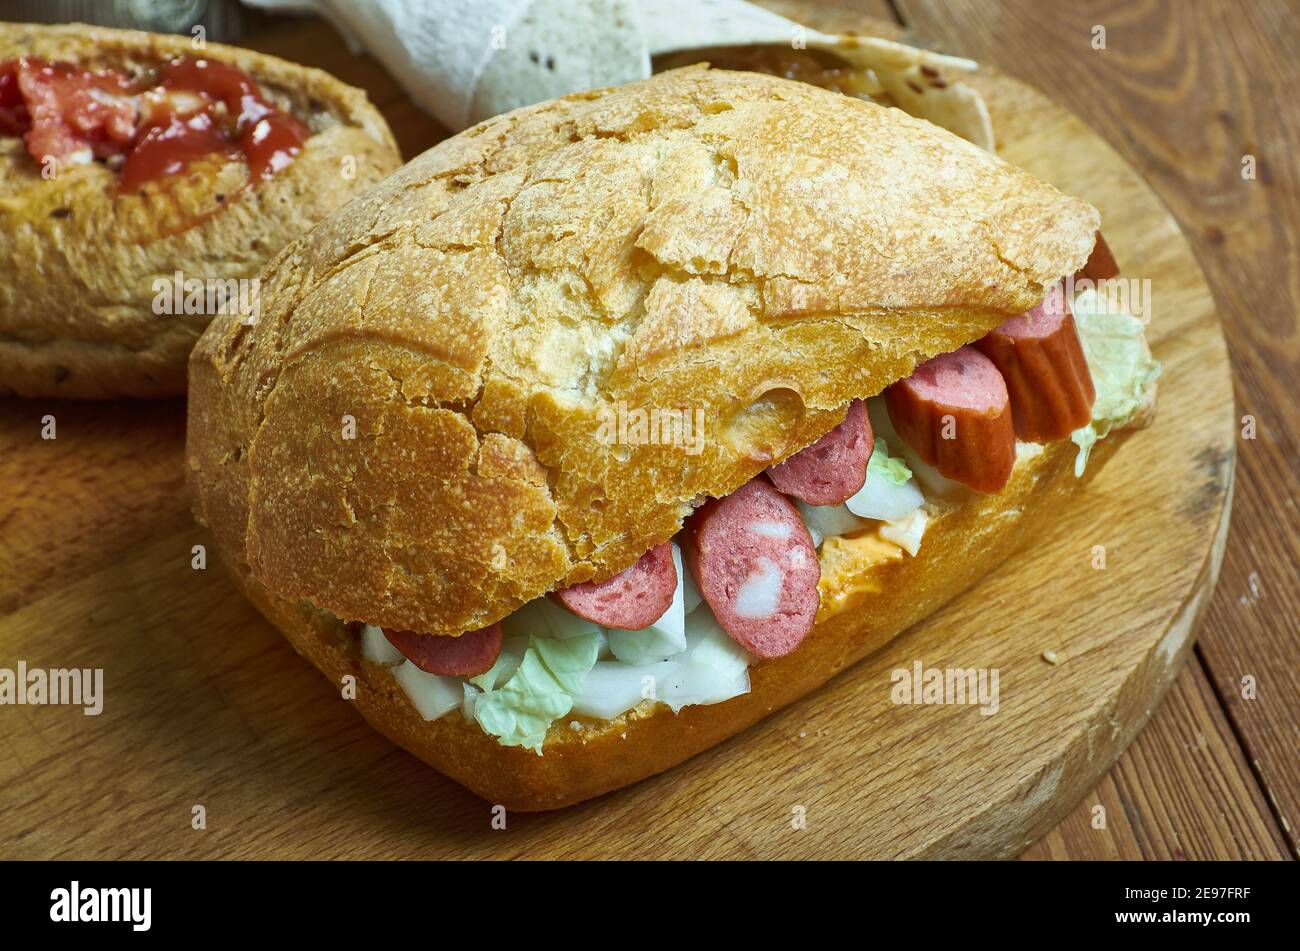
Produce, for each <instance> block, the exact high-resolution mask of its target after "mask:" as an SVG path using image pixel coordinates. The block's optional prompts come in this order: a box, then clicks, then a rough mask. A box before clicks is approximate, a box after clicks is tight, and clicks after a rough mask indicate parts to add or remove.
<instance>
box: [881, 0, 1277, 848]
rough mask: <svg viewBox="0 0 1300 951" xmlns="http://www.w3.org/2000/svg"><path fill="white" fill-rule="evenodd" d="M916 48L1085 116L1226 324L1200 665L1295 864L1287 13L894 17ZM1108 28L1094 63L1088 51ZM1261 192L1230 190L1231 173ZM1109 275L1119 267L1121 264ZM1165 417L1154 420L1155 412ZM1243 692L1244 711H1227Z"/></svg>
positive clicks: (1058, 9) (1146, 8)
mask: <svg viewBox="0 0 1300 951" xmlns="http://www.w3.org/2000/svg"><path fill="white" fill-rule="evenodd" d="M897 7H898V10H899V12H900V13H901V15H902V18H903V20H904V21H905V23H906V24H907V25H908V26H909V27H910V28H912V29H914V30H915V31H916V33H917V34H918V35H920V36H921V37H923V38H925V39H926V40H927V41H929V42H934V43H936V44H938V45H939V46H940V47H943V48H946V49H948V50H950V51H952V52H956V53H960V54H963V55H968V56H972V57H974V58H976V59H979V60H981V61H982V62H987V63H992V64H994V65H997V66H999V67H1000V68H1002V69H1004V70H1006V71H1007V72H1008V73H1010V74H1011V75H1015V76H1018V77H1020V78H1023V79H1025V80H1027V81H1029V82H1031V83H1033V84H1034V85H1036V86H1038V87H1039V88H1041V89H1043V90H1044V91H1046V92H1047V93H1048V94H1049V95H1051V96H1052V97H1053V98H1054V99H1056V100H1057V101H1059V102H1061V103H1062V104H1064V105H1065V106H1067V107H1068V108H1070V109H1072V110H1073V111H1075V112H1076V113H1077V114H1079V115H1080V116H1082V117H1083V118H1084V119H1085V120H1086V121H1088V122H1089V124H1090V125H1091V126H1092V127H1093V128H1096V129H1097V130H1098V131H1099V132H1100V133H1101V134H1102V135H1103V136H1105V137H1106V138H1107V139H1109V140H1110V142H1111V143H1112V144H1113V145H1114V146H1115V147H1116V148H1117V149H1118V150H1119V151H1120V153H1121V154H1123V155H1124V157H1125V158H1126V159H1127V160H1128V161H1129V162H1131V163H1132V164H1133V165H1134V166H1135V167H1136V168H1137V169H1138V170H1139V171H1141V172H1142V173H1143V175H1144V176H1145V177H1146V178H1147V179H1148V181H1150V182H1151V184H1152V185H1153V187H1154V188H1155V189H1156V191H1157V192H1158V193H1159V194H1160V196H1161V198H1162V199H1163V200H1164V201H1165V202H1166V203H1167V204H1168V205H1169V207H1170V209H1171V210H1172V212H1173V213H1174V215H1175V217H1177V218H1178V220H1179V222H1180V223H1181V224H1182V226H1183V230H1184V232H1185V233H1186V234H1187V235H1188V236H1189V239H1190V240H1191V242H1192V245H1193V248H1194V250H1195V252H1196V255H1197V258H1198V259H1199V260H1200V261H1201V263H1202V264H1203V266H1204V267H1205V270H1206V274H1207V277H1208V279H1209V281H1210V283H1211V286H1212V287H1213V289H1214V293H1215V297H1216V299H1217V301H1218V303H1219V305H1220V308H1221V310H1222V312H1223V315H1224V331H1225V335H1226V337H1227V339H1228V344H1229V351H1230V353H1231V355H1232V361H1233V366H1234V370H1235V377H1236V401H1237V406H1238V409H1239V416H1246V415H1249V416H1252V417H1254V419H1255V421H1256V426H1257V438H1255V439H1242V440H1240V441H1239V449H1240V452H1239V457H1240V470H1239V475H1238V487H1237V495H1236V503H1235V511H1234V514H1233V531H1232V532H1231V533H1230V535H1229V539H1228V552H1227V557H1226V559H1225V564H1224V573H1223V579H1222V581H1221V582H1220V586H1219V592H1218V595H1217V597H1216V598H1215V599H1214V601H1213V603H1212V605H1211V607H1210V611H1209V615H1208V620H1207V623H1206V625H1205V627H1204V629H1203V631H1202V632H1201V654H1202V657H1203V658H1204V660H1205V663H1206V664H1207V667H1208V669H1209V673H1210V679H1211V682H1212V683H1214V685H1215V686H1216V689H1217V690H1218V693H1219V696H1220V698H1221V701H1222V702H1223V703H1224V704H1225V705H1226V707H1227V710H1228V713H1229V716H1230V717H1231V719H1232V722H1233V724H1234V726H1235V727H1236V729H1237V732H1238V734H1239V735H1240V736H1241V738H1242V741H1243V742H1244V744H1245V746H1246V751H1247V756H1248V759H1249V761H1250V762H1251V763H1252V764H1253V768H1254V769H1256V770H1257V771H1258V773H1259V776H1260V778H1261V781H1262V782H1263V783H1264V786H1265V791H1266V794H1267V797H1268V801H1269V803H1270V804H1271V808H1272V809H1273V810H1274V811H1275V812H1276V814H1277V816H1278V819H1279V821H1280V822H1281V824H1282V826H1283V828H1284V829H1285V831H1286V834H1287V835H1288V837H1289V839H1290V841H1291V843H1292V848H1293V851H1294V850H1295V849H1296V848H1297V847H1300V838H1298V835H1300V703H1297V700H1296V698H1297V697H1300V663H1297V657H1300V583H1297V566H1300V511H1298V510H1297V498H1298V497H1300V467H1297V466H1296V460H1297V459H1300V406H1298V404H1297V401H1296V400H1295V398H1294V386H1295V380H1296V379H1297V378H1298V377H1300V331H1298V330H1297V321H1296V312H1295V304H1294V301H1295V300H1296V299H1297V297H1300V241H1298V228H1297V223H1298V222H1300V160H1298V159H1297V156H1300V126H1298V125H1297V123H1296V122H1295V121H1294V108H1293V107H1287V108H1279V103H1282V102H1286V101H1287V97H1288V96H1293V95H1294V91H1295V90H1296V89H1297V88H1300V10H1298V9H1297V7H1296V5H1295V4H1291V3H1285V2H1280V0H1260V2H1258V3H1251V4H1239V3H1228V2H1219V0H1203V2H1200V3H1197V4H1187V3H1173V2H1154V0H1145V2H1136V3H1134V2H1106V3H1097V4H1091V5H1088V6H1083V5H1074V4H1051V5H1046V4H1042V3H1038V2H1033V0H997V2H981V3H940V2H935V0H898V2H897ZM1097 25H1102V26H1105V27H1106V41H1107V48H1106V49H1105V50H1094V49H1092V47H1091V45H1090V41H1091V38H1092V35H1093V34H1092V29H1093V27H1094V26H1097ZM1248 154H1249V155H1254V156H1255V157H1256V160H1257V167H1258V177H1257V178H1256V179H1254V180H1250V179H1243V177H1242V160H1243V156H1245V155H1248ZM1121 263H1122V262H1121ZM1171 411H1176V410H1175V409H1172V408H1170V407H1168V406H1166V407H1164V408H1162V412H1165V413H1168V412H1171ZM1248 676H1249V677H1253V678H1254V679H1255V681H1256V683H1257V685H1258V699H1257V700H1243V699H1242V679H1243V678H1244V677H1248Z"/></svg>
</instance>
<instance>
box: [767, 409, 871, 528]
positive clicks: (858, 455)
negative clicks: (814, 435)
mask: <svg viewBox="0 0 1300 951" xmlns="http://www.w3.org/2000/svg"><path fill="white" fill-rule="evenodd" d="M874 444H875V437H874V436H873V434H872V432H871V420H870V419H869V418H868V417H867V404H866V403H864V402H863V401H862V400H854V401H853V402H852V403H850V404H849V410H848V412H847V413H845V414H844V420H843V422H841V423H840V424H839V425H838V426H836V427H835V428H834V429H832V430H831V431H830V432H828V433H827V434H826V435H825V436H823V437H822V438H821V439H819V440H817V441H816V442H815V443H813V444H812V445H811V446H807V447H805V448H803V449H800V450H799V451H798V452H796V453H795V454H794V455H793V456H791V457H790V458H789V459H787V460H786V461H785V462H783V463H781V464H780V465H776V466H773V467H772V468H771V469H768V470H767V474H768V477H769V478H771V480H772V484H773V485H775V486H776V487H777V488H778V489H780V490H781V491H782V492H784V493H785V494H786V495H790V496H793V497H794V498H796V499H799V500H800V501H802V502H807V503H808V504H809V505H839V504H840V503H841V502H843V501H844V500H845V499H849V498H852V497H853V496H854V495H856V494H857V492H858V490H859V489H861V488H862V486H863V484H864V483H865V482H866V481H867V460H868V459H870V458H871V449H872V447H873V446H874Z"/></svg>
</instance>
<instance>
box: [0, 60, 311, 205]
mask: <svg viewBox="0 0 1300 951" xmlns="http://www.w3.org/2000/svg"><path fill="white" fill-rule="evenodd" d="M0 135H8V136H17V135H21V136H22V137H23V139H24V141H25V142H26V145H27V151H28V152H29V153H30V154H31V155H32V157H33V158H35V159H36V160H37V161H44V160H45V157H46V156H54V157H55V158H58V159H68V158H71V157H74V156H76V157H77V159H81V157H82V156H83V155H84V154H85V150H86V149H87V148H89V149H90V152H91V154H92V155H93V156H94V157H95V158H100V159H107V158H111V157H113V156H122V157H123V161H122V167H121V173H120V175H119V177H118V181H117V190H118V191H119V192H122V193H127V194H130V193H133V192H138V191H139V190H140V189H141V188H142V187H143V186H145V185H147V184H149V183H150V182H156V181H159V180H161V179H164V178H166V177H168V176H170V175H175V174H176V173H178V172H180V171H181V170H183V169H184V168H185V167H186V166H188V165H189V164H190V163H191V162H193V161H195V160H196V159H199V158H202V157H204V156H207V155H212V154H224V155H226V156H228V157H229V158H231V159H239V158H242V159H243V160H244V161H245V162H247V164H248V169H249V181H248V184H251V183H252V182H255V181H257V180H260V179H266V178H270V177H271V176H272V175H274V174H275V173H276V172H277V171H279V170H280V169H282V168H284V167H285V166H286V165H288V164H289V162H291V161H292V160H293V157H294V156H295V155H297V154H298V153H299V152H301V151H302V147H303V143H304V142H305V141H306V140H307V137H308V136H309V135H310V131H309V130H308V128H307V126H306V125H304V124H303V123H302V122H300V121H299V120H298V119H295V118H294V117H293V116H291V115H289V114H288V113H286V112H284V111H282V110H280V109H277V108H276V107H275V106H273V105H271V104H270V103H269V102H267V101H266V99H264V98H263V97H262V94H261V91H260V90H259V89H258V87H257V84H256V83H255V82H254V81H253V80H252V78H251V77H250V76H249V75H248V74H247V73H245V72H244V71H243V70H241V69H237V68H235V67H234V66H231V65H229V64H228V63H221V62H217V61H215V60H209V59H200V58H194V57H188V56H183V57H180V58H178V59H175V60H172V61H171V62H170V63H168V64H167V65H166V66H164V67H163V68H162V71H161V73H160V75H159V78H158V81H157V83H156V84H154V85H152V86H141V85H139V84H134V85H133V84H132V83H131V81H130V80H129V79H128V78H127V77H126V76H124V75H123V74H121V73H119V72H116V71H114V70H104V71H101V72H89V71H87V70H80V69H77V68H76V67H75V66H73V65H70V64H68V63H46V62H43V61H41V60H38V59H35V58H32V57H22V58H20V59H16V60H6V61H2V62H0Z"/></svg>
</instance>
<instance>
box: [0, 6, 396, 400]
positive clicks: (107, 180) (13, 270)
mask: <svg viewBox="0 0 1300 951" xmlns="http://www.w3.org/2000/svg"><path fill="white" fill-rule="evenodd" d="M200 53H201V54H202V55H206V56H209V57H211V58H213V59H217V60H221V61H222V62H226V63H230V64H233V65H234V66H236V67H238V68H239V69H241V70H243V71H245V72H247V73H248V74H249V75H250V76H252V78H253V79H254V80H255V81H256V82H257V83H258V85H259V87H260V88H261V90H262V93H263V95H265V96H266V97H267V99H268V100H270V101H271V102H272V103H274V104H275V105H277V106H278V107H280V108H282V109H285V110H286V111H289V112H290V113H292V114H293V115H295V116H296V117H298V118H299V119H302V120H303V121H305V122H306V123H307V124H308V126H309V128H310V130H311V132H312V135H311V137H310V139H308V140H307V143H306V145H305V147H304V149H303V151H302V152H301V153H300V154H299V155H297V156H296V157H295V158H294V159H293V161H292V162H290V163H289V165H288V166H287V167H286V168H283V169H281V170H280V171H278V172H277V173H276V174H275V175H274V176H273V177H271V178H270V179H269V180H267V181H262V182H258V183H256V184H255V185H254V186H253V187H251V188H249V189H248V190H246V191H245V192H243V193H242V194H240V195H239V197H238V198H237V200H228V201H226V202H225V206H224V207H221V208H220V210H219V211H217V212H216V213H215V214H209V213H210V212H211V210H212V209H213V208H214V207H218V206H220V205H221V204H222V201H221V197H219V196H230V195H234V194H236V193H237V192H238V191H239V188H240V186H241V185H242V184H243V182H244V181H245V179H246V177H247V174H248V172H247V167H246V166H245V164H244V163H243V162H242V161H240V160H231V159H229V158H226V157H224V156H219V155H214V156H210V157H208V158H204V159H201V160H199V161H196V162H194V163H193V164H191V165H190V166H188V167H187V168H186V169H185V170H184V171H183V172H181V173H180V174H178V175H176V176H174V178H173V179H172V180H170V181H169V183H168V188H167V189H166V191H167V192H169V193H168V194H159V193H158V190H157V189H152V188H150V189H147V190H146V193H142V194H139V195H118V196H114V195H113V194H112V192H111V189H112V187H113V184H114V183H115V181H116V172H114V171H113V170H111V169H110V168H108V167H106V166H105V164H104V163H102V162H93V163H91V164H88V165H80V166H72V167H69V168H67V169H64V170H61V171H60V173H59V174H58V175H57V176H56V177H54V178H52V179H48V180H47V179H46V178H43V177H42V174H41V173H42V168H41V166H40V165H39V164H38V163H37V162H36V161H35V160H34V159H33V158H32V157H31V156H30V155H29V154H28V153H27V151H26V149H25V147H24V144H23V141H22V139H20V138H14V137H5V138H0V395H3V394H8V393H16V394H19V395H22V396H67V397H78V398H108V397H116V396H168V395H177V394H182V393H184V392H185V364H186V359H187V358H188V356H189V352H190V350H191V348H192V347H193V345H194V342H195V341H196V340H197V339H198V337H199V335H200V334H201V333H202V332H203V329H204V327H205V326H206V325H207V323H208V318H207V317H205V316H202V315H176V316H172V315H166V314H163V315H158V314H155V313H154V312H153V308H152V303H153V300H154V297H155V295H156V290H155V288H154V281H155V279H168V280H170V279H172V277H173V275H174V274H175V273H176V272H177V271H179V272H181V273H182V274H183V275H184V277H185V278H198V279H200V280H207V279H222V280H224V279H231V278H233V279H241V278H252V277H254V276H256V274H257V273H258V271H259V270H260V269H261V267H262V265H263V264H265V263H266V262H267V261H268V260H269V259H270V258H271V257H272V256H273V255H274V254H275V252H277V251H278V250H279V249H280V248H281V247H283V246H284V245H285V244H287V243H288V242H289V241H290V240H291V239H293V238H296V237H297V236H298V235H300V234H301V233H302V232H303V231H305V230H306V229H307V228H309V227H311V226H312V225H313V224H315V223H316V222H317V221H319V220H320V219H321V218H323V217H325V215H326V214H327V213H328V212H330V211H332V210H333V209H334V208H336V207H338V206H339V205H341V204H343V203H344V202H345V201H347V200H348V199H349V198H351V197H352V196H354V195H356V194H358V193H360V192H362V191H364V190H365V189H366V188H368V187H370V186H371V185H373V184H374V183H375V182H377V181H379V179H381V178H383V177H384V176H385V175H387V174H388V173H389V172H391V171H392V170H393V169H395V168H396V167H397V166H398V165H399V164H400V162H401V159H400V157H399V155H398V152H397V147H396V145H395V143H394V141H393V137H392V133H391V132H390V131H389V129H388V126H387V124H386V123H385V122H384V120H383V117H382V116H380V114H379V113H378V112H377V111H376V110H375V108H374V107H373V106H372V105H371V104H370V102H369V101H368V100H367V98H366V96H365V94H364V93H363V92H362V91H361V90H358V89H354V88H352V87H350V86H346V85H344V84H343V83H341V82H339V81H338V80H336V79H334V78H333V77H332V76H329V75H328V74H326V73H323V72H321V71H319V70H315V69H307V68H305V67H302V66H297V65H295V64H293V63H288V62H285V61H284V60H280V59H276V58H275V57H271V56H264V55H262V54H260V53H254V52H250V51H248V50H242V49H236V48H234V47H228V46H221V45H218V44H208V46H207V47H206V48H205V49H203V50H201V51H199V50H196V49H194V47H193V46H191V42H190V38H189V37H182V36H162V35H157V34H151V33H140V32H135V31H129V30H113V29H107V28H102V27H88V26H80V25H71V26H32V25H20V24H7V23H0V60H7V59H13V58H17V57H21V56H33V57H37V58H40V59H44V60H47V61H56V60H62V61H67V62H71V63H74V64H76V65H79V66H81V67H82V68H85V69H105V68H113V69H118V70H123V71H126V72H129V73H134V72H135V71H145V70H149V69H153V68H156V67H158V66H160V65H162V64H164V63H166V62H167V61H168V60H170V59H172V58H175V57H177V56H183V55H190V56H194V55H198V54H200ZM345 163H346V166H347V167H346V168H345ZM352 169H354V170H355V174H351V170H352ZM205 215H207V217H204V218H202V220H201V221H200V222H199V223H198V224H195V225H194V226H192V227H185V223H186V222H188V221H191V220H193V219H194V218H195V217H196V216H199V217H202V216H205Z"/></svg>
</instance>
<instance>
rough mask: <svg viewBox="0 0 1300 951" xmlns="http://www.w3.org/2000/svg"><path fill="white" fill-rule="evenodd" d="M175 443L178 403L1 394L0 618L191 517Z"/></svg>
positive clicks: (180, 436) (179, 434)
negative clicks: (49, 436) (49, 424)
mask: <svg viewBox="0 0 1300 951" xmlns="http://www.w3.org/2000/svg"><path fill="white" fill-rule="evenodd" d="M47 418H49V419H51V420H53V429H52V432H53V435H54V438H53V439H46V438H43V436H42V432H43V431H46V430H45V427H46V425H47V423H46V420H47ZM184 440H185V403H184V402H183V401H180V400H170V401H164V400H159V401H143V400H139V401H130V402H124V403H77V402H70V401H67V400H20V399H4V400H0V486H3V487H4V489H3V495H0V616H3V615H4V614H7V613H9V612H10V611H13V610H15V609H17V608H18V607H20V606H21V605H23V604H26V603H28V602H30V601H32V600H34V599H35V598H37V597H39V596H41V595H42V594H44V593H46V592H48V591H51V590H54V589H56V588H57V587H59V586H61V585H63V584H66V583H67V581H68V580H69V579H71V578H78V577H83V576H84V575H86V574H90V573H92V572H94V571H96V570H98V569H99V568H101V567H103V566H104V565H106V564H108V563H110V562H111V561H113V560H114V559H116V558H118V557H120V556H121V553H122V552H123V551H124V550H129V549H130V548H131V547H132V546H134V545H137V544H139V543H140V542H141V541H143V540H144V539H147V538H153V537H156V536H157V535H158V534H159V533H167V532H171V531H175V530H177V529H179V528H181V527H182V526H184V525H186V524H188V523H189V522H191V521H192V519H191V516H190V506H189V498H188V496H187V495H186V493H185V470H184V468H183V462H182V460H183V451H184Z"/></svg>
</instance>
